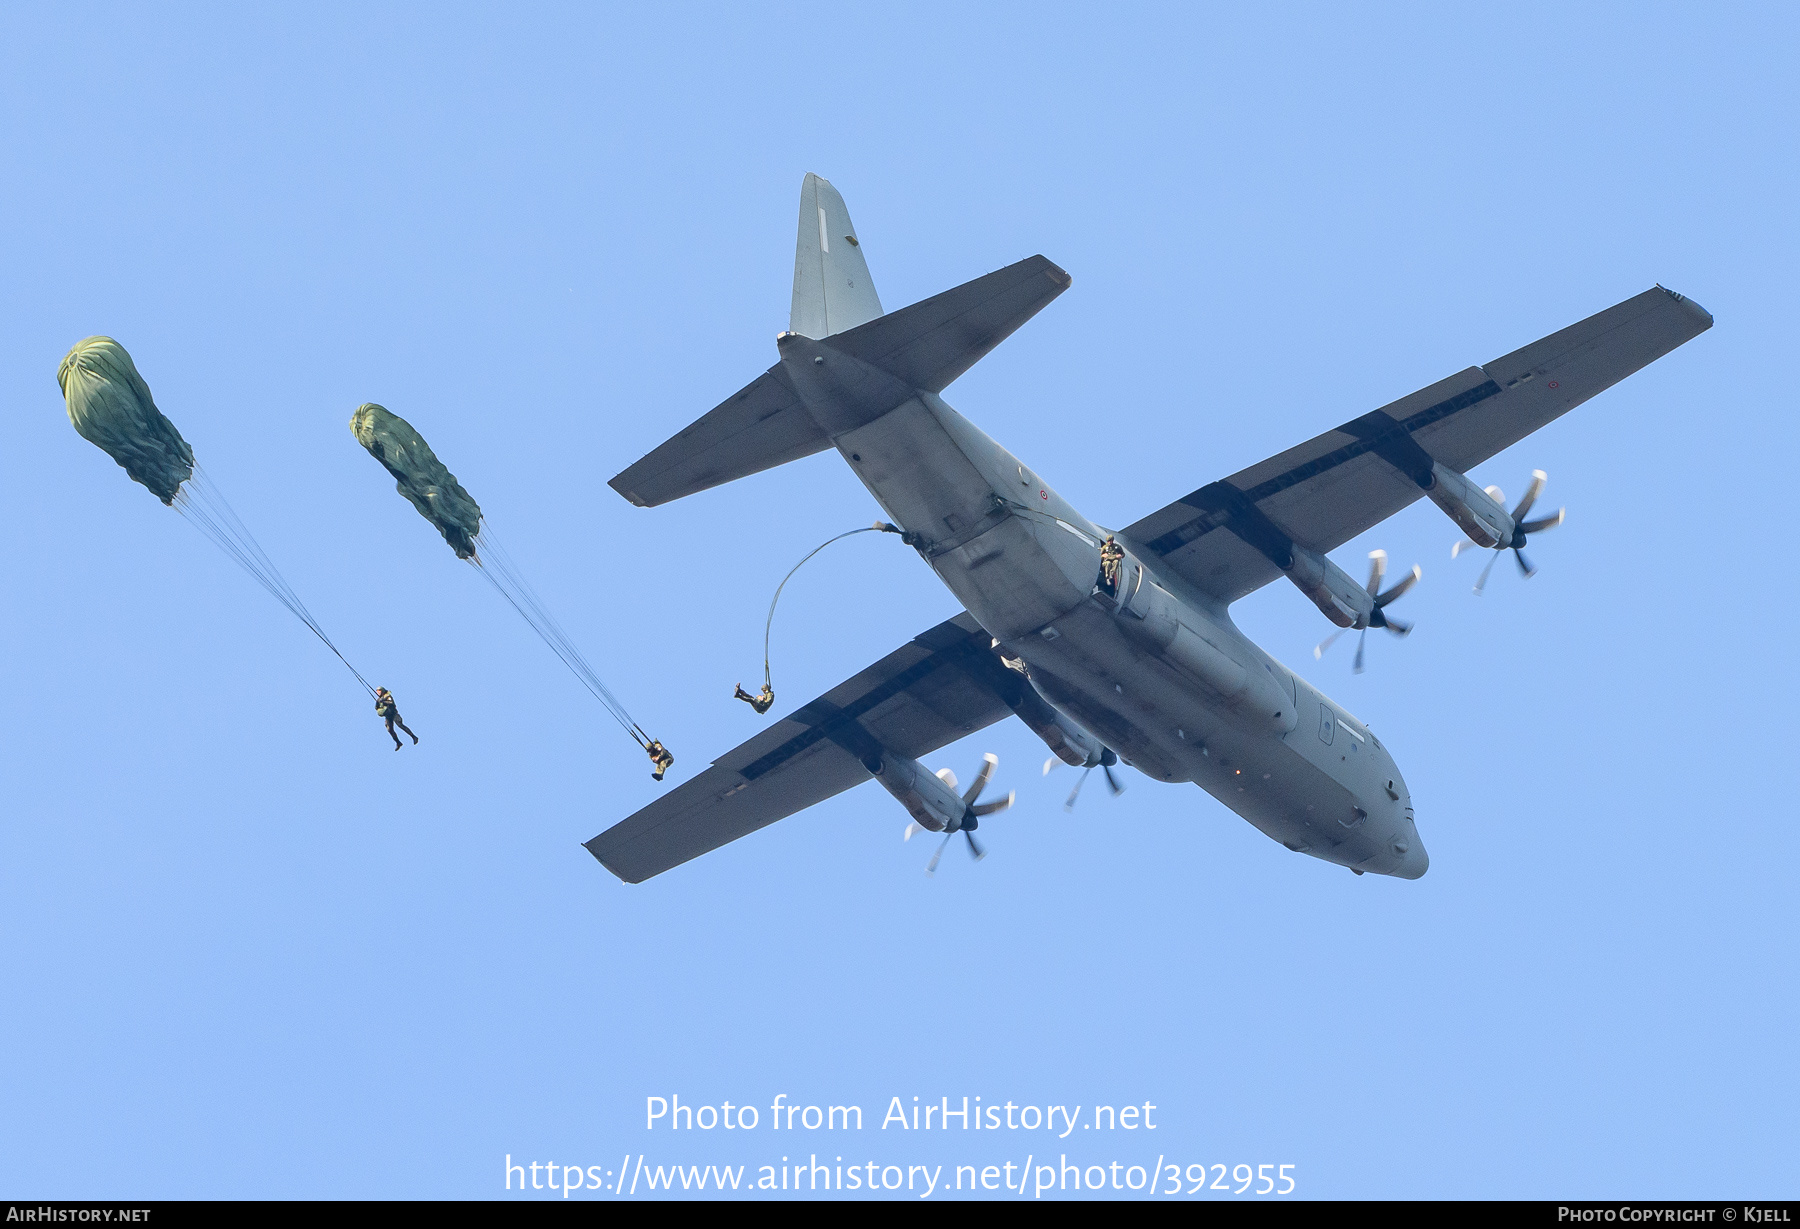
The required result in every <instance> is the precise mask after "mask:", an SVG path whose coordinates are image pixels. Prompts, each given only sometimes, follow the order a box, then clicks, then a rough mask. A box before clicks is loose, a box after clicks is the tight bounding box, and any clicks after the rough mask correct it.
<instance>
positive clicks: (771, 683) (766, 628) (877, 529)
mask: <svg viewBox="0 0 1800 1229" xmlns="http://www.w3.org/2000/svg"><path fill="white" fill-rule="evenodd" d="M859 533H897V534H899V535H900V540H901V541H902V542H905V543H906V544H907V545H908V546H911V545H913V544H914V540H913V536H912V535H911V534H910V533H907V532H906V531H905V530H903V529H901V528H900V527H899V526H898V525H890V524H888V523H887V522H886V521H876V522H875V523H874V524H873V525H865V526H863V527H862V528H861V529H850V530H846V531H845V532H843V533H840V534H839V535H838V536H837V537H835V538H826V539H825V540H824V541H823V542H821V543H819V544H818V545H817V546H815V547H813V548H812V549H811V550H809V551H807V552H806V555H805V557H804V558H802V559H801V560H800V562H799V563H796V564H795V565H794V566H793V567H791V568H789V569H788V574H787V575H786V576H783V577H782V578H781V583H780V584H778V585H776V586H775V596H774V597H772V598H770V599H769V617H768V620H767V621H766V622H765V623H764V624H763V686H764V687H766V688H767V689H768V694H770V695H773V694H774V690H775V679H774V678H773V676H772V675H771V674H770V672H769V633H770V632H771V631H773V630H774V627H775V603H777V602H779V601H780V600H781V591H782V590H783V589H785V588H787V582H788V581H790V580H792V579H794V573H795V572H798V571H799V570H800V569H801V568H803V567H805V566H806V560H807V559H811V558H812V557H813V556H814V555H816V554H818V553H819V552H820V551H822V550H824V549H825V548H826V547H827V546H830V545H831V544H832V543H833V542H841V541H843V540H844V539H845V538H848V537H853V536H855V535H856V534H859ZM764 707H767V706H766V705H765V706H764Z"/></svg>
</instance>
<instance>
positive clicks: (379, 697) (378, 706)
mask: <svg viewBox="0 0 1800 1229" xmlns="http://www.w3.org/2000/svg"><path fill="white" fill-rule="evenodd" d="M375 714H376V716H378V717H380V718H381V719H382V720H383V721H385V722H387V732H388V737H389V738H392V739H393V740H394V750H396V751H398V750H400V746H401V744H400V736H399V735H398V734H396V733H394V727H395V726H399V727H400V728H401V729H403V730H406V736H407V737H408V738H410V739H412V740H413V745H414V746H415V747H416V746H418V745H419V736H418V735H417V734H414V733H413V732H412V731H411V730H407V729H406V722H404V721H402V720H400V710H399V708H397V707H396V706H395V705H394V693H393V692H391V691H389V690H388V689H387V688H385V687H377V688H376V689H375Z"/></svg>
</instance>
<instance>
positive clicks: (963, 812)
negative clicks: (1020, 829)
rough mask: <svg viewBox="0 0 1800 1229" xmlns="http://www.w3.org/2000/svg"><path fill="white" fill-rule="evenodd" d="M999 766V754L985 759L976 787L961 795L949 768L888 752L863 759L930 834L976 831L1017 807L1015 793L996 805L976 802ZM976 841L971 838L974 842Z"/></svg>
mask: <svg viewBox="0 0 1800 1229" xmlns="http://www.w3.org/2000/svg"><path fill="white" fill-rule="evenodd" d="M999 763H1000V758H999V757H998V756H996V755H991V754H990V755H985V756H983V757H982V764H981V771H980V772H978V773H977V774H976V776H975V784H973V785H972V786H970V787H969V789H968V792H967V793H964V794H961V795H959V794H957V792H956V774H955V773H953V772H951V771H950V770H949V769H948V768H943V769H939V770H938V771H937V772H935V773H934V772H932V771H931V770H930V769H928V768H926V767H925V765H923V764H921V763H919V761H917V760H914V759H908V758H907V757H905V756H902V755H894V754H892V753H891V752H888V751H885V750H884V751H883V752H882V753H881V754H880V755H879V756H870V757H869V758H867V759H865V760H863V767H864V768H867V769H868V770H869V773H870V774H871V775H872V776H873V777H874V778H875V779H876V780H877V781H879V782H881V788H882V789H885V790H886V791H887V792H888V793H890V794H892V795H893V796H894V797H895V798H897V799H899V801H900V805H901V806H903V807H905V808H906V812H907V814H909V815H911V816H912V817H913V823H915V824H917V825H918V826H919V827H921V828H924V829H925V830H926V831H928V832H972V831H973V830H974V829H976V828H979V827H980V826H981V819H982V817H983V816H987V815H992V814H994V813H995V812H997V811H1004V810H1005V809H1006V808H1007V807H1009V806H1011V805H1012V804H1013V795H1012V794H1008V795H1007V796H1006V797H1004V798H1000V799H997V800H996V801H993V802H982V803H977V802H976V799H977V798H979V797H980V796H981V791H982V790H984V789H986V788H987V783H988V782H989V781H990V780H992V779H993V776H994V768H995V766H996V765H998V764H999ZM908 835H909V836H910V835H911V829H910V828H909V829H908ZM973 840H974V838H973V837H971V838H970V841H971V843H973Z"/></svg>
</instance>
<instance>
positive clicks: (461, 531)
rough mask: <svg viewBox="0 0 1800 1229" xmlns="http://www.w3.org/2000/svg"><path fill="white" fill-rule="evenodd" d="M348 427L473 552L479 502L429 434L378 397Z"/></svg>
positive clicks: (460, 552)
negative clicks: (439, 456) (447, 464)
mask: <svg viewBox="0 0 1800 1229" xmlns="http://www.w3.org/2000/svg"><path fill="white" fill-rule="evenodd" d="M70 412H71V414H72V413H73V410H71V411H70ZM350 432H351V434H353V435H355V436H356V442H357V443H359V444H361V445H362V446H363V447H364V448H367V449H368V450H369V454H370V455H371V456H373V457H374V458H375V459H376V460H377V461H380V462H381V463H382V464H383V465H385V466H386V467H387V472H388V473H390V474H392V475H393V476H394V479H395V486H396V488H397V489H398V490H399V492H400V493H401V494H402V495H404V496H406V498H407V499H408V501H410V502H411V503H412V506H413V507H415V508H417V509H418V510H419V515H420V516H422V517H424V518H425V519H426V520H428V521H430V522H431V523H432V524H433V525H436V526H437V528H438V532H439V533H441V534H443V535H444V541H446V542H448V543H449V544H450V549H451V550H453V551H455V552H456V557H457V558H458V559H469V558H473V557H474V555H475V536H476V535H477V534H479V533H480V532H481V505H480V504H478V503H476V502H475V500H474V499H473V498H471V497H470V495H469V493H468V492H467V491H465V490H463V488H462V484H461V483H460V482H458V481H457V480H456V475H455V474H453V473H451V472H450V471H449V470H448V469H447V468H445V466H444V463H443V462H442V461H440V460H438V459H437V454H436V453H435V452H433V451H431V445H430V444H427V443H426V442H425V437H424V436H422V435H420V434H419V433H418V432H417V431H415V430H413V426H412V424H411V423H409V422H407V421H406V420H405V419H404V418H402V417H400V416H399V415H398V414H393V413H390V412H389V411H388V410H386V409H384V408H383V407H381V406H379V405H376V404H375V403H374V402H369V403H367V404H365V405H362V406H359V407H358V408H357V411H356V413H354V414H352V415H351V416H350ZM120 464H121V465H123V464H124V462H123V461H121V462H120ZM134 476H135V475H134ZM140 481H141V480H140Z"/></svg>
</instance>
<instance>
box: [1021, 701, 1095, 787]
mask: <svg viewBox="0 0 1800 1229" xmlns="http://www.w3.org/2000/svg"><path fill="white" fill-rule="evenodd" d="M1012 710H1013V712H1014V713H1015V714H1017V715H1018V718H1019V720H1020V721H1023V722H1024V723H1025V724H1026V725H1027V726H1029V727H1030V729H1031V732H1032V733H1033V734H1036V735H1037V736H1038V737H1039V738H1041V739H1043V740H1044V745H1045V746H1047V747H1049V748H1050V750H1051V751H1052V752H1053V753H1054V754H1055V756H1056V758H1057V759H1059V760H1061V761H1062V762H1063V763H1065V764H1068V765H1071V766H1072V767H1075V768H1095V767H1098V766H1099V765H1100V763H1101V762H1102V759H1103V757H1104V756H1105V755H1106V747H1105V745H1104V744H1102V743H1101V741H1100V740H1099V739H1098V738H1095V737H1094V736H1093V735H1092V734H1089V733H1088V732H1087V731H1086V730H1084V729H1082V728H1081V726H1079V725H1078V724H1076V723H1075V721H1074V720H1073V719H1071V718H1069V717H1067V716H1065V715H1064V714H1062V713H1061V712H1058V711H1057V710H1056V709H1054V708H1052V707H1051V706H1050V704H1049V702H1047V701H1046V700H1045V699H1044V698H1043V697H1042V696H1040V695H1038V693H1037V691H1036V690H1035V689H1034V688H1033V687H1031V686H1030V685H1029V684H1027V685H1026V686H1025V687H1024V688H1022V689H1021V691H1020V695H1019V698H1018V701H1017V703H1014V704H1013V706H1012Z"/></svg>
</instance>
